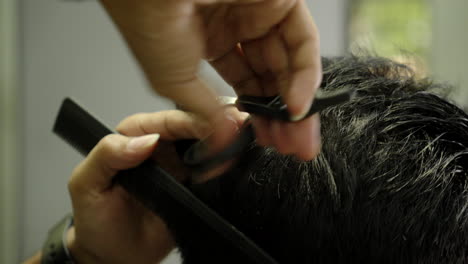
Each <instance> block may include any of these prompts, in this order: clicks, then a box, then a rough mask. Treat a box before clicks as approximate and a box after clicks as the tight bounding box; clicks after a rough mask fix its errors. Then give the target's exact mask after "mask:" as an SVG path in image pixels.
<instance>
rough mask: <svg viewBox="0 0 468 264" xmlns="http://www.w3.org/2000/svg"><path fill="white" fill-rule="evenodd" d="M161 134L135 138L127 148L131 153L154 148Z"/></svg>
mask: <svg viewBox="0 0 468 264" xmlns="http://www.w3.org/2000/svg"><path fill="white" fill-rule="evenodd" d="M159 136H160V135H159V134H151V135H146V136H141V137H134V138H132V139H130V141H129V142H128V145H127V148H128V149H129V150H131V151H140V150H143V149H146V148H148V147H150V146H153V145H154V144H155V143H156V142H157V141H158V139H159Z"/></svg>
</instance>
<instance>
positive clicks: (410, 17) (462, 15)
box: [0, 0, 468, 264]
mask: <svg viewBox="0 0 468 264" xmlns="http://www.w3.org/2000/svg"><path fill="white" fill-rule="evenodd" d="M308 4H309V7H310V9H311V12H312V14H313V15H314V18H315V20H316V22H317V24H318V27H319V29H320V32H321V47H322V54H323V55H326V56H335V55H343V54H345V53H347V52H349V51H354V52H358V53H359V52H363V51H370V52H371V53H373V54H379V55H381V56H385V57H390V58H393V59H395V60H398V61H401V62H405V63H408V64H411V65H412V66H413V67H415V70H416V72H417V74H418V75H420V76H425V75H429V76H432V77H434V78H436V79H438V80H441V81H446V82H450V83H452V84H454V85H455V86H456V87H459V88H457V89H455V90H454V91H453V93H452V95H451V96H452V98H453V100H455V101H456V102H457V103H458V104H460V105H461V106H463V107H467V106H468V52H466V51H465V48H467V47H468V33H467V27H468V19H467V18H466V12H467V11H468V1H466V0H308ZM201 74H202V75H203V76H205V78H206V79H207V80H208V81H209V82H210V83H211V85H212V86H213V87H215V88H216V89H218V90H219V92H220V93H222V94H232V91H230V89H229V87H227V86H226V85H225V84H224V83H223V81H222V80H220V79H219V78H217V76H216V75H215V74H214V72H213V71H212V70H211V69H210V68H209V67H208V66H207V65H202V67H201ZM147 86H148V85H147V83H146V81H145V80H144V78H143V76H142V74H141V72H140V70H139V69H138V67H137V65H136V63H135V62H134V60H133V58H132V57H131V55H130V54H129V52H128V50H127V48H126V47H125V45H124V43H123V42H122V40H121V38H120V36H119V34H118V32H117V31H116V30H115V28H114V27H113V25H112V24H111V22H110V20H109V18H108V17H107V15H106V14H105V13H104V12H103V10H102V8H101V7H100V6H99V4H98V3H97V2H96V1H94V0H82V1H79V0H68V1H67V0H0V150H1V152H0V234H2V235H1V236H0V263H18V262H20V260H23V259H25V258H27V257H28V256H30V255H32V254H33V253H34V252H35V251H37V250H38V249H39V248H40V247H41V245H42V243H43V241H44V239H45V237H46V233H47V230H48V229H49V228H50V227H51V226H52V225H53V224H54V223H55V222H56V221H58V219H60V218H61V217H62V216H63V215H64V214H65V213H67V212H69V211H70V201H69V197H68V193H67V188H66V185H67V180H68V177H69V175H70V172H71V170H72V169H73V168H74V166H75V165H76V164H77V163H78V162H79V161H80V160H81V159H82V157H81V156H80V155H79V154H78V153H76V152H75V151H74V150H73V149H72V148H70V147H69V146H68V145H66V144H65V143H64V142H62V141H61V140H59V139H58V138H57V137H56V136H55V135H53V134H52V132H51V129H52V124H53V121H54V118H55V116H56V113H57V110H58V108H59V106H60V103H61V101H62V100H63V98H64V97H66V96H70V97H73V98H74V99H76V100H77V101H78V102H80V103H81V104H82V105H83V106H84V107H85V108H86V109H88V110H89V111H90V112H92V113H93V114H94V115H96V116H97V117H99V118H100V119H101V120H102V121H104V122H105V123H106V124H108V126H110V127H114V126H115V125H116V124H117V123H118V121H119V120H121V119H122V118H124V117H125V116H127V115H130V114H132V113H136V112H144V111H157V110H162V109H168V108H172V104H171V103H170V102H167V101H165V100H163V99H161V98H158V97H157V96H156V95H154V94H153V93H151V92H150V90H149V88H148V87H147ZM165 263H166V264H169V263H170V264H177V263H179V260H178V257H177V255H176V254H174V255H172V256H171V257H170V258H169V259H168V260H166V262H165Z"/></svg>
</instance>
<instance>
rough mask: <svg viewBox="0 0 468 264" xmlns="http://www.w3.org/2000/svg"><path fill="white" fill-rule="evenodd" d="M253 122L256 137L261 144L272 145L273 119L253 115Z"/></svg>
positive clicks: (258, 143)
mask: <svg viewBox="0 0 468 264" xmlns="http://www.w3.org/2000/svg"><path fill="white" fill-rule="evenodd" d="M252 124H253V127H254V129H255V138H256V141H257V145H259V146H264V147H266V146H271V145H272V144H273V139H272V137H271V135H272V134H271V121H270V120H268V119H265V118H262V117H259V116H252Z"/></svg>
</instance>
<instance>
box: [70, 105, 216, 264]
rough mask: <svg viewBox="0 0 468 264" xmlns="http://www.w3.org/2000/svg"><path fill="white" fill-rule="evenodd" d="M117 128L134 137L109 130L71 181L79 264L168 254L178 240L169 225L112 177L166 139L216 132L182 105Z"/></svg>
mask: <svg viewBox="0 0 468 264" xmlns="http://www.w3.org/2000/svg"><path fill="white" fill-rule="evenodd" d="M117 129H118V130H119V131H120V132H121V133H122V134H126V135H128V136H131V137H127V136H123V135H117V134H114V135H109V136H106V137H105V138H104V139H103V140H101V141H100V142H99V143H98V144H97V146H96V147H95V148H94V149H93V150H92V151H91V152H90V154H89V155H88V156H87V158H86V159H85V160H84V161H83V162H81V164H79V165H78V166H77V167H76V169H75V170H74V172H73V174H72V177H71V179H70V182H69V191H70V195H71V199H72V204H73V213H74V227H72V229H70V231H69V233H68V241H69V248H70V251H71V254H72V256H73V257H74V258H75V260H76V262H77V263H78V264H80V263H100V264H103V263H113V264H114V263H158V262H159V261H160V260H162V259H163V258H164V257H165V256H166V255H167V253H168V252H169V251H170V250H171V249H172V248H173V246H174V242H173V240H172V237H171V236H170V234H169V232H168V230H167V228H166V225H165V224H164V222H163V221H162V220H161V219H160V218H159V217H158V216H156V215H154V214H153V213H152V212H151V211H149V210H147V209H146V208H144V207H143V206H142V205H141V204H140V203H139V202H137V201H136V200H134V198H133V197H131V196H130V195H129V194H128V193H127V192H126V191H125V190H124V189H123V188H122V187H121V186H120V185H113V184H112V178H113V177H114V175H115V174H116V173H117V172H118V171H119V170H124V169H129V168H132V167H136V166H137V165H139V164H140V163H142V162H143V161H144V160H146V159H147V158H149V157H150V155H151V153H153V151H154V150H155V148H156V149H159V148H161V147H163V145H164V143H163V140H164V139H165V140H176V139H183V138H201V137H206V135H207V134H209V133H210V128H209V126H208V125H207V124H206V123H204V122H203V120H200V119H199V118H196V117H195V116H193V115H191V114H187V113H184V112H182V111H165V112H159V113H152V114H139V115H134V116H132V117H129V118H127V119H125V120H124V121H123V122H122V123H121V124H120V125H119V126H118V128H117ZM148 133H158V134H149V135H148ZM145 134H147V135H145ZM159 138H161V140H159ZM159 141H160V143H158V142H159ZM166 156H167V155H166Z"/></svg>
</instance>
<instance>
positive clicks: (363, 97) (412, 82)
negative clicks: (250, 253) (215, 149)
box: [169, 57, 468, 263]
mask: <svg viewBox="0 0 468 264" xmlns="http://www.w3.org/2000/svg"><path fill="white" fill-rule="evenodd" d="M323 66H324V77H323V83H322V89H324V90H334V89H340V88H343V87H351V88H353V89H355V90H356V97H355V98H354V99H353V100H352V101H350V102H348V103H346V104H343V105H340V106H336V107H332V108H329V109H327V110H325V111H322V112H321V113H320V115H321V120H322V127H321V130H322V144H323V145H322V152H321V153H320V155H319V156H318V157H317V158H316V159H314V160H312V161H308V162H302V161H299V160H297V159H295V158H294V157H291V156H284V155H281V154H278V153H276V152H275V151H274V150H273V149H270V148H263V147H258V146H255V145H253V146H251V148H249V149H248V150H247V151H246V153H245V154H244V155H243V156H242V157H241V159H240V161H239V162H238V163H237V165H236V166H235V167H234V168H233V169H232V170H230V171H229V172H227V173H226V174H224V175H223V176H221V177H219V178H217V179H215V180H212V181H210V182H207V183H204V184H199V185H195V186H193V187H192V190H193V192H194V193H195V194H196V195H197V196H199V197H200V198H201V199H202V200H203V201H205V202H206V203H207V204H208V205H210V206H211V207H212V208H213V209H215V210H216V211H217V212H218V213H219V214H220V215H222V216H223V217H224V218H226V219H227V220H228V221H229V222H231V223H232V224H233V225H234V226H236V227H237V228H238V229H239V230H241V231H242V232H244V233H245V234H246V235H247V236H248V237H250V238H251V239H252V240H253V241H255V242H256V243H257V244H258V245H259V246H260V247H261V248H263V249H264V250H265V251H266V252H268V253H269V254H270V255H271V256H273V257H274V258H275V259H277V260H278V261H279V263H361V262H366V263H367V262H369V263H467V262H468V115H466V113H465V112H464V111H462V110H460V109H459V108H458V107H456V106H454V105H453V104H451V103H449V102H447V100H446V99H444V98H442V97H440V96H438V95H435V93H437V92H440V91H444V89H446V88H445V87H443V86H442V85H438V84H434V83H432V82H429V81H428V80H416V79H414V77H413V74H412V71H411V70H410V69H409V68H408V67H406V66H404V65H400V64H397V63H394V62H392V61H389V60H386V59H382V58H375V57H346V58H333V59H324V60H323ZM169 227H170V228H171V229H172V231H173V233H174V235H175V238H176V241H177V243H178V245H179V248H180V251H181V253H182V256H183V258H184V261H185V263H245V262H243V260H242V259H241V258H240V257H239V256H236V255H235V254H233V253H232V251H231V249H230V247H229V246H227V245H224V244H222V243H220V242H219V241H217V239H216V237H215V236H211V235H207V234H208V233H207V232H205V231H204V230H203V229H202V228H198V227H197V223H196V222H192V221H191V220H190V219H171V220H170V222H169ZM193 237H195V238H197V239H193ZM189 238H190V239H189Z"/></svg>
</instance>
